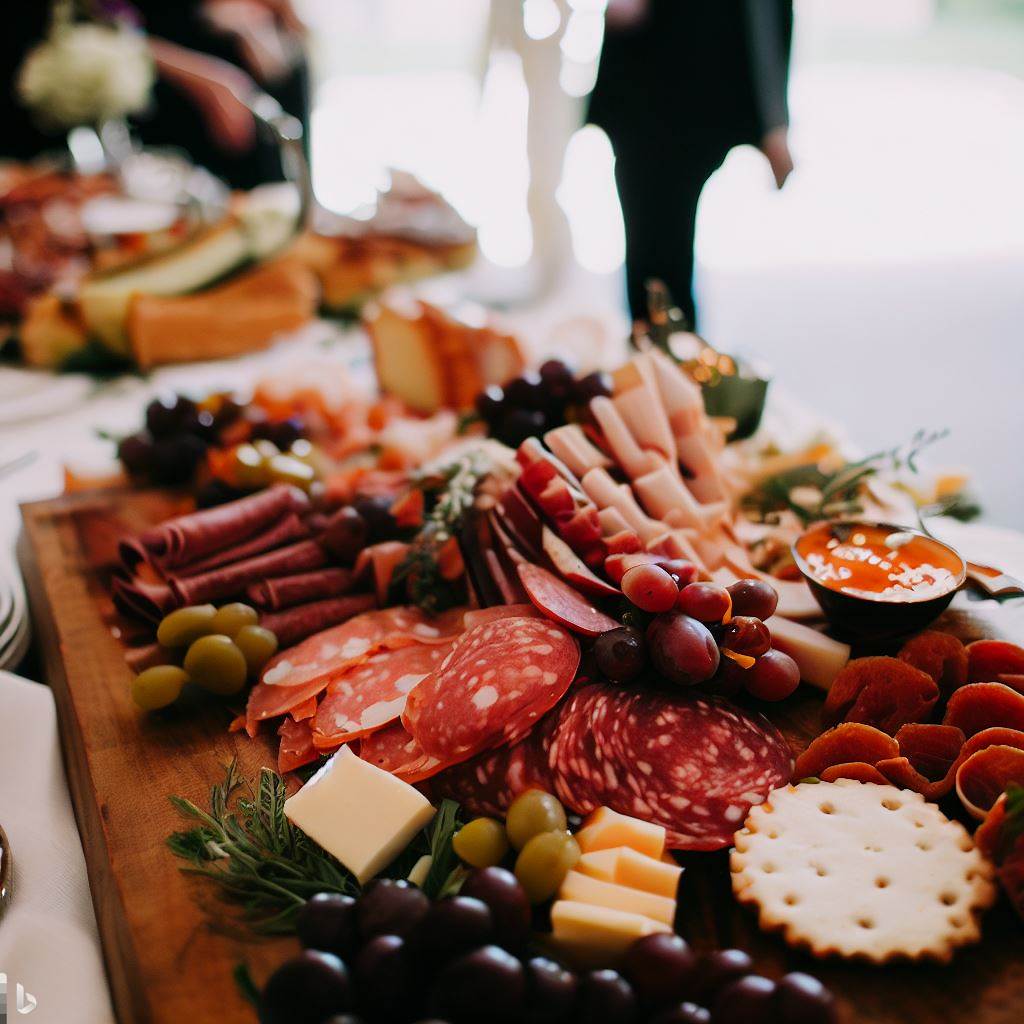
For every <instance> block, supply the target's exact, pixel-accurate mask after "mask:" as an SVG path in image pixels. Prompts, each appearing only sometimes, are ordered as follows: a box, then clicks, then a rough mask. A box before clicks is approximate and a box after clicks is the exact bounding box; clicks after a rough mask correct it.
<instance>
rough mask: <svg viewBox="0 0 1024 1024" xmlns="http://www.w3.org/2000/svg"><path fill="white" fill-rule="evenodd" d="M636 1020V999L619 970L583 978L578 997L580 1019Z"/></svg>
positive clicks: (624, 1023) (606, 1023) (619, 1023)
mask: <svg viewBox="0 0 1024 1024" xmlns="http://www.w3.org/2000/svg"><path fill="white" fill-rule="evenodd" d="M636 1018H637V1012H636V996H635V995H634V994H633V989H632V987H631V986H630V984H629V982H628V981H626V979H625V978H623V977H622V975H621V974H619V972H618V971H613V970H609V969H607V968H605V969H604V970H598V971H590V972H589V973H588V974H584V975H583V977H581V978H580V980H579V989H578V995H577V997H576V1019H577V1020H579V1021H601V1022H602V1024H633V1022H634V1021H635V1020H636Z"/></svg>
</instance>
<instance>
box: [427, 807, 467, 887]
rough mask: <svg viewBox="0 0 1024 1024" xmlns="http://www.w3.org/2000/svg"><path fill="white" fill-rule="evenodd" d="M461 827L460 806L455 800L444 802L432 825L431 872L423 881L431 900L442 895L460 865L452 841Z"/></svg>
mask: <svg viewBox="0 0 1024 1024" xmlns="http://www.w3.org/2000/svg"><path fill="white" fill-rule="evenodd" d="M461 827H462V822H461V821H460V820H459V805H458V804H457V803H456V802H455V801H454V800H442V801H441V806H440V807H439V808H438V809H437V814H435V815H434V820H433V821H432V822H431V823H430V870H429V871H428V872H427V877H426V878H425V879H424V880H423V891H424V892H425V893H426V894H427V895H428V896H429V897H430V898H431V899H436V898H437V897H438V896H440V895H441V893H442V891H443V889H444V888H445V885H446V883H447V882H448V878H449V876H450V875H451V873H452V871H453V870H454V869H455V867H456V866H457V864H458V861H457V858H456V856H455V851H454V850H453V849H452V839H453V838H454V837H455V833H456V832H458V831H459V829H460V828H461Z"/></svg>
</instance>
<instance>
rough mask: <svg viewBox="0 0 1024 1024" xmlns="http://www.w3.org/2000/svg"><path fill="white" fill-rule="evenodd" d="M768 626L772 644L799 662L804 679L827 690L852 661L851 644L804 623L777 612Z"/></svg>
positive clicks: (768, 622) (766, 623)
mask: <svg viewBox="0 0 1024 1024" xmlns="http://www.w3.org/2000/svg"><path fill="white" fill-rule="evenodd" d="M765 625H766V626H767V627H768V629H769V630H771V634H772V647H775V648H777V649H778V650H780V651H784V652H785V653H786V654H788V655H789V656H790V657H791V658H792V659H793V660H794V661H795V662H796V663H797V665H798V666H799V667H800V678H801V679H802V680H803V681H804V682H805V683H810V684H811V685H812V686H817V687H819V688H820V689H822V690H825V691H826V692H827V691H828V688H829V687H830V686H831V685H832V680H833V679H835V677H836V676H837V675H838V674H839V672H840V670H842V669H843V668H845V667H846V663H847V662H848V661H849V660H850V647H849V645H848V644H844V643H840V642H839V641H838V640H833V639H832V638H831V637H830V636H825V634H824V633H819V632H818V631H817V630H816V629H811V627H810V626H805V625H803V623H800V622H793V621H791V620H790V619H784V618H783V617H782V616H781V615H773V616H772V617H771V618H770V619H768V620H767V621H766V622H765Z"/></svg>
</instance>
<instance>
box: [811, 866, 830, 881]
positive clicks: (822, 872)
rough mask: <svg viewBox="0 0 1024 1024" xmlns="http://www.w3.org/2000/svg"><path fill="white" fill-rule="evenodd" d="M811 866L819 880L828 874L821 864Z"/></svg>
mask: <svg viewBox="0 0 1024 1024" xmlns="http://www.w3.org/2000/svg"><path fill="white" fill-rule="evenodd" d="M812 866H813V867H814V870H815V871H816V872H817V873H818V877H819V878H824V877H825V876H826V875H827V874H828V871H827V870H826V868H825V866H824V865H823V864H814V865H812Z"/></svg>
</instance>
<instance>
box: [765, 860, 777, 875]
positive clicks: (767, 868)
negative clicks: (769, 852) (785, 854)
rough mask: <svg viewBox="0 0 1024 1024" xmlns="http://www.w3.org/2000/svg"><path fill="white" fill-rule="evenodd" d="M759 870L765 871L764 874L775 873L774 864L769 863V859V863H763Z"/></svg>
mask: <svg viewBox="0 0 1024 1024" xmlns="http://www.w3.org/2000/svg"><path fill="white" fill-rule="evenodd" d="M761 870H762V871H763V872H764V873H765V874H766V875H771V874H774V873H775V870H776V868H775V865H774V864H772V863H771V862H770V861H769V863H767V864H765V865H764V866H763V867H762V868H761Z"/></svg>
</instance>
